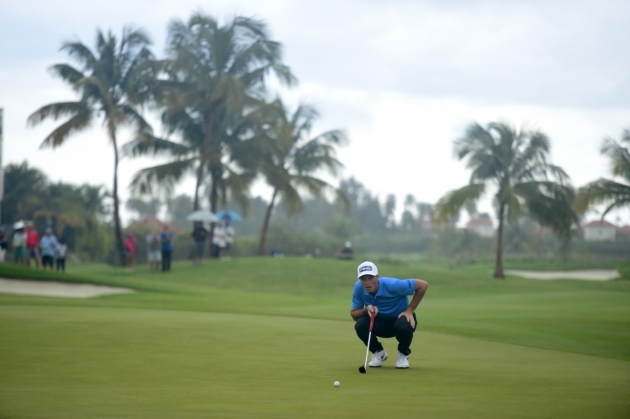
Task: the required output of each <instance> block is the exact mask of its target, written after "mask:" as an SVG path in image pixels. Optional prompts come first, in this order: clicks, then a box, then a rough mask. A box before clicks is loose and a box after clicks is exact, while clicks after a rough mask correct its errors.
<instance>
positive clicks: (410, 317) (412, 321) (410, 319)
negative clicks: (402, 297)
mask: <svg viewBox="0 0 630 419" xmlns="http://www.w3.org/2000/svg"><path fill="white" fill-rule="evenodd" d="M403 316H405V318H406V319H407V321H408V322H409V324H411V327H416V321H415V319H414V318H413V313H409V312H408V311H407V310H405V311H403V312H402V313H400V314H399V315H398V318H399V319H400V318H401V317H403Z"/></svg>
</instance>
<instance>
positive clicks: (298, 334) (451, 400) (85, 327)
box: [0, 306, 630, 418]
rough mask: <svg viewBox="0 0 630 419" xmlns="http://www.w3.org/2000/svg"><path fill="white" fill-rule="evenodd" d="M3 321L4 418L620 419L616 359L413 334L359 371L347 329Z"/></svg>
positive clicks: (625, 401)
mask: <svg viewBox="0 0 630 419" xmlns="http://www.w3.org/2000/svg"><path fill="white" fill-rule="evenodd" d="M0 318H2V319H3V327H2V337H3V338H2V340H1V341H0V342H1V343H0V359H1V360H2V361H1V365H2V371H3V373H2V374H1V375H0V388H1V389H2V391H0V406H1V407H0V415H1V416H2V417H6V418H20V417H46V418H85V417H91V418H111V417H129V418H201V417H222V418H239V417H254V418H256V417H258V418H295V417H301V418H319V417H342V418H343V417H347V418H354V417H399V418H407V417H409V418H413V417H444V418H469V417H483V418H495V417H496V418H502V417H523V418H525V417H549V418H558V417H571V418H581V417H584V418H592V417H627V416H628V414H630V362H628V361H622V360H614V359H606V358H598V357H592V356H585V355H577V354H568V353H564V352H558V351H549V350H542V349H535V348H528V347H523V346H518V345H510V344H505V343H497V342H488V341H484V340H479V339H469V338H461V337H456V336H448V335H443V334H435V333H427V332H424V333H422V332H421V333H419V334H418V335H417V338H416V342H415V343H414V353H413V354H412V356H411V358H410V361H411V363H412V368H411V369H410V370H396V369H395V368H393V363H394V361H393V360H389V361H386V366H384V367H383V368H381V369H370V370H369V371H368V374H366V375H362V374H359V373H358V371H357V368H358V366H359V365H360V364H362V361H363V354H364V352H363V347H362V345H361V343H360V342H359V341H358V340H357V339H356V338H355V337H354V336H353V333H352V332H353V331H352V324H351V323H348V322H339V321H330V320H316V319H295V318H285V317H273V316H262V315H235V314H217V313H187V312H175V311H163V310H162V311H160V310H137V309H112V308H81V307H36V306H30V307H29V306H25V307H18V306H4V307H0ZM385 345H386V349H387V350H388V351H389V352H390V354H395V352H394V351H395V342H394V341H393V340H386V341H385ZM335 380H338V381H340V382H341V387H339V388H335V387H333V382H334V381H335Z"/></svg>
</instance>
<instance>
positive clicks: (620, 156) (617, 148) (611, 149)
mask: <svg viewBox="0 0 630 419" xmlns="http://www.w3.org/2000/svg"><path fill="white" fill-rule="evenodd" d="M629 145H630V144H629ZM601 152H602V154H604V155H605V156H607V157H608V158H609V160H610V168H611V172H612V174H613V175H614V176H620V177H622V178H623V179H625V180H626V181H628V182H630V150H629V149H628V148H626V147H623V146H622V145H621V144H620V143H618V142H617V141H615V140H613V139H612V138H607V139H605V140H604V143H603V144H602V148H601Z"/></svg>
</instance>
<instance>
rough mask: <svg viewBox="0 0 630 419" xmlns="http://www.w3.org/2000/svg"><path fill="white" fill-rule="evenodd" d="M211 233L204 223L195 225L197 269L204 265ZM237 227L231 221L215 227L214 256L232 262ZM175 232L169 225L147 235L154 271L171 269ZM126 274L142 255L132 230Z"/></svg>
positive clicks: (193, 251) (193, 250)
mask: <svg viewBox="0 0 630 419" xmlns="http://www.w3.org/2000/svg"><path fill="white" fill-rule="evenodd" d="M209 235H210V233H209V232H208V230H207V229H206V228H205V227H204V224H203V223H201V222H195V223H194V227H193V231H192V234H191V238H192V245H191V249H190V259H191V260H192V265H193V266H199V265H201V261H202V259H203V255H204V251H205V249H206V241H207V240H208V237H209ZM234 236H235V231H234V227H232V226H231V225H230V223H229V222H223V223H218V224H216V225H215V227H214V231H213V235H212V244H213V249H212V257H214V258H217V259H221V260H230V259H231V256H232V244H233V242H234ZM173 239H174V235H173V232H172V231H170V229H169V227H168V226H167V225H165V226H164V227H163V230H162V232H161V233H158V231H157V229H153V230H152V231H151V232H150V233H149V234H147V236H146V243H147V261H148V263H149V270H150V271H151V272H154V273H155V272H159V271H160V270H161V271H162V272H168V271H170V270H171V260H172V256H173V244H174V243H173ZM125 255H126V262H127V263H126V269H125V270H126V272H127V273H130V272H133V267H134V264H135V260H136V257H137V255H138V241H137V239H136V236H135V235H134V233H133V232H132V231H128V232H127V235H126V237H125Z"/></svg>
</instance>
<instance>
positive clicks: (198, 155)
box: [134, 13, 295, 212]
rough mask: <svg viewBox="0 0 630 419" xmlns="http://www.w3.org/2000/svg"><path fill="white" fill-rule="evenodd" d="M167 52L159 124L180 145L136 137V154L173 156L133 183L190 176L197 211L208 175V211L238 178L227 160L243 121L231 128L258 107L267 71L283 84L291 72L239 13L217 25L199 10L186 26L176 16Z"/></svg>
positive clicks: (254, 23)
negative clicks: (176, 136)
mask: <svg viewBox="0 0 630 419" xmlns="http://www.w3.org/2000/svg"><path fill="white" fill-rule="evenodd" d="M167 56H168V57H167V60H165V61H164V63H163V64H164V70H165V73H166V75H167V80H165V81H164V82H163V83H161V85H160V94H161V95H162V102H161V106H162V107H163V109H164V111H163V114H162V122H163V123H164V125H165V127H166V130H167V134H169V135H175V134H176V135H178V136H179V138H181V142H179V141H172V140H166V139H158V138H154V137H153V138H147V137H145V138H138V140H137V141H136V146H135V151H134V152H135V153H136V154H142V153H154V154H155V153H157V154H160V153H163V154H165V155H169V156H170V157H172V158H173V159H172V160H171V161H169V162H168V163H166V164H162V165H158V166H154V167H151V168H148V169H145V170H143V171H141V172H139V173H138V174H137V175H136V176H135V179H134V185H135V186H141V187H142V188H145V189H146V188H147V187H148V186H149V185H151V184H153V185H155V184H156V183H159V182H166V186H172V185H174V184H175V183H177V182H179V180H180V179H182V178H183V177H184V176H185V175H187V174H194V175H195V178H196V184H195V193H194V204H193V208H194V209H195V210H196V209H199V205H200V198H199V193H200V190H199V188H200V187H201V186H202V185H204V183H205V182H206V178H207V177H210V209H211V211H213V212H214V211H216V209H217V203H218V199H219V194H220V190H221V188H222V187H223V186H222V184H223V185H224V186H225V185H226V182H227V181H226V179H233V180H234V182H232V183H233V184H235V187H236V184H238V183H240V184H241V185H242V183H243V181H242V179H241V180H240V181H239V180H238V179H237V176H236V172H234V173H230V171H231V170H232V171H233V169H231V168H230V167H229V165H228V164H226V162H227V161H230V160H232V158H233V157H234V156H233V155H232V153H233V152H234V151H235V150H234V148H235V147H238V141H240V140H242V139H243V138H244V137H243V135H242V134H243V131H244V130H246V128H247V127H245V126H241V127H240V128H239V129H238V130H237V131H238V132H236V131H235V126H237V125H239V124H241V123H243V124H247V123H250V122H251V120H252V119H251V116H252V115H253V114H255V111H252V110H251V108H258V107H260V102H261V101H260V99H261V98H262V97H263V95H264V93H265V81H266V78H267V76H268V75H269V74H270V73H273V74H275V76H276V77H277V78H278V79H279V80H280V82H282V83H284V84H285V85H289V86H290V85H292V84H293V83H294V82H295V77H294V76H293V75H292V74H291V72H290V70H289V68H288V67H286V66H285V65H284V64H282V62H281V58H282V54H281V46H280V44H279V43H278V42H275V41H272V40H271V39H269V34H268V31H267V27H266V25H265V23H264V22H262V21H258V20H255V19H250V18H245V17H236V18H235V19H233V20H232V21H231V22H228V23H227V24H225V25H223V26H221V25H219V23H218V22H217V21H216V20H215V19H214V18H212V17H211V16H207V15H203V14H200V13H195V14H193V15H192V17H191V18H190V19H189V20H188V22H186V23H184V22H182V21H179V20H174V21H172V22H171V24H170V25H169V34H168V40H167ZM252 112H253V113H252ZM244 115H245V116H244ZM230 141H231V143H230ZM230 175H234V176H230ZM227 183H229V182H227ZM226 187H227V186H226Z"/></svg>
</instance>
